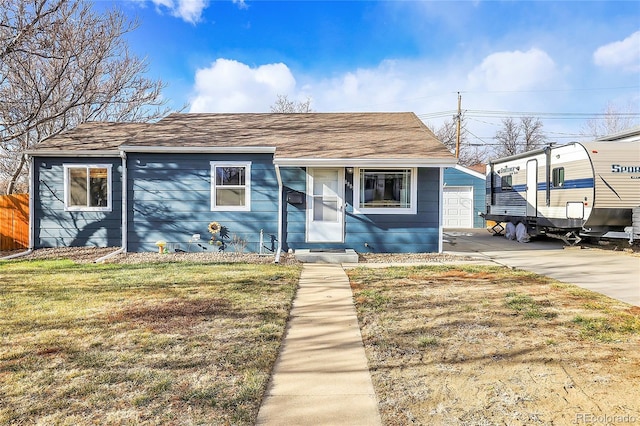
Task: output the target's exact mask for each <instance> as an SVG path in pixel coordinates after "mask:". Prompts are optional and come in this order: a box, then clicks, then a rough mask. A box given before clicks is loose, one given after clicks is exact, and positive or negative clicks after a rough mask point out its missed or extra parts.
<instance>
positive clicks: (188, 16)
mask: <svg viewBox="0 0 640 426" xmlns="http://www.w3.org/2000/svg"><path fill="white" fill-rule="evenodd" d="M151 1H152V2H153V4H154V5H155V6H156V8H157V9H159V10H162V9H163V8H164V9H167V10H168V11H169V13H171V15H173V16H175V17H177V18H180V19H182V20H184V21H186V22H189V23H191V24H196V23H198V22H200V20H201V19H202V12H203V11H204V10H205V9H206V8H207V7H208V6H209V0H151Z"/></svg>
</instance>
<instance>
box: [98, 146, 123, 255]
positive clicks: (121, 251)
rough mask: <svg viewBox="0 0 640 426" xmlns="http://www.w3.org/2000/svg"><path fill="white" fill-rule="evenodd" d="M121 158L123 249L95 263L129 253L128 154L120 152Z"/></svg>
mask: <svg viewBox="0 0 640 426" xmlns="http://www.w3.org/2000/svg"><path fill="white" fill-rule="evenodd" d="M120 158H121V159H122V173H121V177H120V180H121V181H122V218H121V223H122V230H121V240H122V247H120V248H119V249H118V250H116V251H114V252H112V253H109V254H107V255H105V256H102V257H100V258H98V259H96V260H94V261H93V263H102V262H104V261H105V260H107V259H109V258H111V257H113V256H116V255H118V254H120V253H126V252H127V179H128V178H127V153H126V152H124V151H120Z"/></svg>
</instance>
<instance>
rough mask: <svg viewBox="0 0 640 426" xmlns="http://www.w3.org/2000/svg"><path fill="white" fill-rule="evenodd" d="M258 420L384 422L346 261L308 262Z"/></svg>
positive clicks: (268, 422)
mask: <svg viewBox="0 0 640 426" xmlns="http://www.w3.org/2000/svg"><path fill="white" fill-rule="evenodd" d="M256 424H257V425H287V426H288V425H354V426H355V425H367V426H368V425H380V424H382V422H381V420H380V413H379V412H378V401H377V398H376V395H375V391H374V389H373V384H372V383H371V376H370V374H369V369H368V366H367V358H366V356H365V352H364V346H363V344H362V337H361V335H360V328H359V327H358V320H357V317H356V311H355V308H354V305H353V296H352V293H351V288H350V287H349V280H348V278H347V276H346V274H345V272H344V270H343V269H342V267H341V266H340V265H328V264H305V265H304V266H303V269H302V275H301V277H300V287H299V289H298V293H297V295H296V298H295V300H294V302H293V309H292V310H291V318H290V319H289V325H288V330H287V334H286V336H285V339H284V341H283V344H282V347H281V348H280V354H279V356H278V360H277V361H276V365H275V368H274V372H273V374H272V376H271V382H270V383H269V388H268V389H267V394H266V397H265V399H264V401H263V403H262V406H261V407H260V412H259V413H258V419H257V422H256Z"/></svg>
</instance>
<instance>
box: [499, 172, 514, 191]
mask: <svg viewBox="0 0 640 426" xmlns="http://www.w3.org/2000/svg"><path fill="white" fill-rule="evenodd" d="M500 187H501V188H502V190H503V191H511V190H512V189H513V176H511V175H507V176H502V178H501V179H500Z"/></svg>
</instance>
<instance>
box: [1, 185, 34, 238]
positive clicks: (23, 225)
mask: <svg viewBox="0 0 640 426" xmlns="http://www.w3.org/2000/svg"><path fill="white" fill-rule="evenodd" d="M27 247H29V194H16V195H3V196H0V250H20V249H26V248H27Z"/></svg>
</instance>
